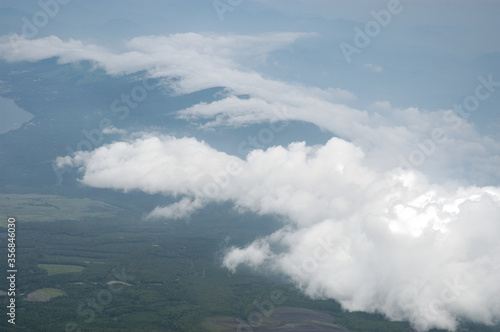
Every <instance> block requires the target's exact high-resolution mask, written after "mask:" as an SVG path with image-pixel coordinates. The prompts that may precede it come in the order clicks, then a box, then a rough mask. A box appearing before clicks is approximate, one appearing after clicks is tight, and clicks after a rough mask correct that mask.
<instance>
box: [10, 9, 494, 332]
mask: <svg viewBox="0 0 500 332" xmlns="http://www.w3.org/2000/svg"><path fill="white" fill-rule="evenodd" d="M42 4H43V5H42ZM47 4H48V5H47ZM1 5H2V7H1V11H0V13H1V15H2V16H3V18H4V19H3V20H2V22H4V23H2V25H1V26H0V32H2V36H1V37H0V58H2V59H3V60H5V61H7V62H19V61H29V62H34V63H36V62H39V61H42V60H44V59H49V58H54V57H55V58H57V61H58V63H60V64H61V65H62V64H67V63H77V62H79V61H91V62H92V63H93V64H94V65H95V67H96V68H101V69H103V70H104V71H105V72H106V73H107V74H108V75H110V76H114V77H121V76H124V75H127V74H132V73H143V75H144V78H143V79H142V80H138V81H137V85H136V86H135V87H134V88H133V89H132V90H131V91H130V93H131V96H132V98H133V99H134V101H135V102H140V101H141V100H143V99H145V98H147V96H148V91H150V89H151V88H152V87H151V86H150V85H149V83H148V82H149V81H148V79H154V80H155V81H158V82H159V84H160V86H161V87H162V88H164V90H165V93H166V94H170V95H185V94H189V93H193V92H196V91H202V90H205V89H210V88H222V90H221V91H219V92H218V93H217V98H216V99H215V100H214V101H211V102H201V101H196V102H194V103H193V105H192V106H190V107H187V108H185V109H182V110H180V111H178V112H177V118H178V119H179V120H182V121H185V122H186V123H190V124H192V125H194V126H195V127H196V128H197V133H198V134H195V135H193V136H189V137H187V136H176V135H175V133H171V132H166V131H164V130H162V129H161V126H160V128H158V127H155V128H150V129H148V130H143V131H140V132H131V131H130V129H129V128H120V127H115V126H114V125H113V126H110V127H108V128H106V130H104V134H108V135H115V136H114V137H115V140H114V141H113V142H112V143H110V144H106V145H102V146H98V147H95V148H93V149H92V150H90V151H76V152H75V153H74V154H71V155H66V154H65V151H61V156H60V157H59V158H58V159H57V160H55V162H56V164H57V165H58V167H72V168H74V169H75V170H78V172H79V176H80V182H81V183H82V184H83V185H86V186H90V187H95V188H105V189H112V190H121V191H124V192H130V191H134V190H140V191H143V192H145V193H148V194H163V195H165V197H166V198H169V201H171V200H170V198H174V199H175V202H174V203H172V204H165V205H161V206H157V207H156V208H155V209H153V210H152V211H151V212H150V213H149V214H148V215H146V216H145V219H146V220H157V219H165V218H166V219H178V220H182V219H185V218H189V216H190V215H191V214H192V213H196V212H197V211H199V210H200V209H202V208H203V207H204V206H206V205H207V204H210V203H214V202H215V203H223V202H232V203H233V205H234V208H235V209H237V210H239V211H250V212H254V213H257V214H262V215H267V214H269V215H275V216H278V217H279V219H280V220H281V222H282V228H281V229H279V230H278V231H276V232H275V233H272V234H268V235H266V236H263V237H260V238H256V239H255V241H253V242H252V243H249V244H248V245H247V246H245V247H232V248H228V250H227V252H226V254H225V257H224V260H223V266H224V267H225V268H227V269H228V270H230V271H232V272H233V273H238V267H240V266H243V265H246V266H250V267H252V268H254V269H256V270H264V271H270V272H273V273H276V274H279V275H284V276H286V277H288V278H290V280H291V281H292V282H294V283H295V284H296V285H297V287H299V288H300V289H301V290H302V291H303V292H304V293H305V294H306V295H308V296H310V297H312V298H318V299H320V298H321V299H325V298H329V299H335V300H337V301H339V302H340V303H341V304H342V306H343V307H344V308H346V309H347V310H362V311H368V312H379V313H382V314H384V315H385V316H386V317H388V318H389V319H393V320H407V321H409V322H410V323H411V324H412V326H413V327H414V328H415V329H417V330H418V331H426V330H428V329H430V328H432V327H439V328H445V329H449V330H454V329H455V328H456V327H457V324H458V321H459V320H460V319H463V318H465V319H468V320H471V321H474V322H478V323H484V324H496V323H498V322H499V318H500V297H499V296H498V294H499V293H500V257H499V255H498V253H499V252H500V244H499V242H498V241H497V239H498V236H499V235H500V153H499V152H500V145H499V140H500V135H499V128H500V116H499V115H498V114H499V113H498V106H499V105H500V53H499V51H500V50H499V48H500V43H498V31H499V28H500V26H499V25H500V22H499V21H498V17H497V14H498V10H499V9H500V2H497V1H474V2H472V1H392V0H391V1H359V2H352V1H340V0H339V1H319V0H318V1H316V0H314V1H299V0H291V1H289V0H287V1H284V0H283V1H267V0H260V1H249V0H245V1H237V0H233V1H161V2H160V1H132V0H130V1H106V2H102V1H77V0H73V1H67V0H65V1H63V0H59V1H58V2H56V1H55V0H53V1H48V0H46V1H41V2H40V3H37V2H34V1H33V2H17V1H2V2H1ZM40 13H41V14H40ZM43 13H45V15H44V14H43ZM44 18H46V19H44ZM37 20H38V21H37ZM30 24H31V28H30ZM36 24H37V25H36ZM117 111H119V109H118V108H117ZM297 123H303V124H308V125H310V126H312V127H313V128H314V130H311V131H310V132H308V137H306V138H305V139H302V140H294V139H293V137H292V138H291V139H290V140H289V142H287V143H286V144H284V143H283V144H281V143H278V142H281V141H280V140H279V137H280V135H281V134H282V133H283V132H284V131H286V130H287V129H288V128H291V127H293V126H294V124H297ZM248 128H251V131H252V132H251V133H250V134H249V135H248V136H246V137H245V136H244V137H242V136H241V135H238V133H239V132H241V131H242V130H247V131H248ZM218 131H221V132H224V133H226V135H227V141H228V142H234V144H232V143H231V144H230V145H231V146H232V147H231V148H226V149H225V148H223V147H221V146H217V145H216V144H212V145H211V144H210V142H207V141H204V140H203V139H202V137H203V135H204V133H206V132H218ZM297 134H299V133H297ZM226 146H227V145H226ZM166 201H167V200H166Z"/></svg>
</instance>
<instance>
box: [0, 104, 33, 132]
mask: <svg viewBox="0 0 500 332" xmlns="http://www.w3.org/2000/svg"><path fill="white" fill-rule="evenodd" d="M33 117H34V115H33V114H31V113H30V112H28V111H25V110H23V109H22V108H21V107H19V106H17V105H16V103H15V102H14V100H13V99H8V98H4V97H0V135H1V134H5V133H8V132H9V131H11V130H16V129H19V128H21V126H22V125H23V124H24V123H26V122H28V121H30V120H31V119H33Z"/></svg>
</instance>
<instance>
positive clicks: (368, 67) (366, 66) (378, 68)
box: [364, 63, 383, 73]
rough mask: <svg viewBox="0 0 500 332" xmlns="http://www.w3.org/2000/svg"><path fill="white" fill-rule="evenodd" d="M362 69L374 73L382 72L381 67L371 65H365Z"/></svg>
mask: <svg viewBox="0 0 500 332" xmlns="http://www.w3.org/2000/svg"><path fill="white" fill-rule="evenodd" d="M364 67H365V68H366V69H368V70H371V71H372V72H374V73H380V72H382V70H383V68H382V67H381V66H378V65H374V64H372V63H367V64H365V65H364Z"/></svg>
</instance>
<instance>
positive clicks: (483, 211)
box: [59, 136, 500, 331]
mask: <svg viewBox="0 0 500 332" xmlns="http://www.w3.org/2000/svg"><path fill="white" fill-rule="evenodd" d="M363 159H364V153H363V151H362V149H360V148H359V147H357V146H355V145H354V144H352V143H349V142H347V141H345V140H342V139H339V138H332V139H331V140H330V141H328V142H327V143H326V144H325V145H320V146H307V145H306V144H304V143H293V144H290V145H289V146H288V147H286V148H285V147H281V146H276V147H272V148H269V149H267V150H258V149H257V150H253V151H251V152H250V153H249V154H248V156H247V157H246V159H244V160H243V159H239V158H236V157H234V156H230V155H227V154H225V153H223V152H220V151H217V150H214V149H212V148H211V147H210V146H208V145H207V144H205V143H203V142H200V141H197V140H196V139H193V138H173V137H170V136H160V137H147V136H145V137H141V138H137V139H135V140H132V141H129V142H117V143H113V144H110V145H107V146H103V147H100V148H98V149H96V150H94V151H92V152H90V153H89V152H78V153H76V154H75V155H74V156H72V157H71V158H68V157H66V158H61V159H60V160H59V162H60V164H61V165H71V166H76V167H80V168H81V171H82V172H83V176H82V179H81V181H82V182H83V183H84V184H87V185H90V186H94V187H101V188H114V189H121V190H125V191H127V190H142V191H145V192H149V193H156V192H158V193H163V194H167V195H183V196H184V198H182V199H181V200H180V201H179V202H178V203H174V204H172V205H170V206H168V207H159V208H157V209H155V210H154V211H153V212H152V213H151V215H150V216H152V217H154V216H161V215H163V216H166V217H171V218H181V217H185V216H187V214H188V213H190V212H193V211H194V210H195V209H196V208H199V207H201V206H203V205H204V204H205V203H206V202H208V201H215V202H221V201H231V202H233V203H234V205H235V207H236V208H237V209H243V210H248V211H252V212H255V213H259V214H275V215H276V214H277V215H281V216H283V221H284V223H285V226H284V227H283V228H282V229H281V230H279V231H277V232H276V233H274V234H271V235H269V236H266V237H264V238H260V239H257V240H256V241H255V242H253V243H252V244H250V245H248V246H247V247H244V248H230V249H229V250H228V252H227V254H226V256H225V259H224V264H225V266H226V267H227V268H229V269H230V270H233V271H236V270H237V267H238V266H239V265H242V264H243V265H248V266H251V267H253V268H259V267H260V268H266V269H271V270H274V271H275V272H277V273H283V274H285V275H287V276H289V277H290V278H291V280H293V281H294V282H295V283H296V284H297V285H298V287H300V288H301V289H302V290H303V291H304V292H305V293H306V294H307V295H309V296H311V297H313V298H335V299H336V300H338V301H339V302H340V303H341V304H342V305H343V306H344V307H345V308H347V309H349V310H363V311H370V312H374V311H378V312H382V313H384V314H385V315H386V316H387V317H389V318H390V319H406V320H409V321H410V322H412V324H413V325H414V326H415V327H416V328H417V329H419V330H422V331H424V330H426V329H428V328H430V327H440V328H448V329H453V328H455V327H456V324H457V320H458V319H459V317H465V318H468V319H471V320H473V321H479V322H483V323H495V322H498V319H499V318H500V317H499V312H500V311H499V310H498V309H500V299H499V298H498V296H496V294H498V292H499V291H500V284H498V282H497V281H498V280H500V271H499V270H498V266H500V257H498V255H497V253H498V252H500V251H499V250H500V243H499V242H498V241H497V240H496V239H497V237H498V235H499V234H500V223H499V222H498V220H500V188H498V187H470V186H469V187H460V186H456V185H451V184H446V185H437V184H432V183H430V182H429V181H428V180H427V178H426V177H425V176H424V175H423V174H421V173H419V172H414V171H408V170H403V169H393V170H390V171H387V172H384V173H380V172H378V171H377V170H374V169H372V168H369V167H367V166H366V165H365V164H364V163H363ZM272 248H273V249H272ZM277 248H279V249H277Z"/></svg>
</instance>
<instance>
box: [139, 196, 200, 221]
mask: <svg viewBox="0 0 500 332" xmlns="http://www.w3.org/2000/svg"><path fill="white" fill-rule="evenodd" d="M203 206H204V204H203V201H202V200H201V199H190V198H188V197H184V198H183V199H181V200H180V201H179V202H176V203H173V204H171V205H168V206H162V207H159V206H158V207H156V208H155V209H154V210H153V211H151V213H149V214H148V216H147V217H146V219H160V218H167V219H183V218H186V217H189V216H190V215H191V214H192V213H193V212H195V211H196V210H199V209H200V208H202V207H203Z"/></svg>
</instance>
